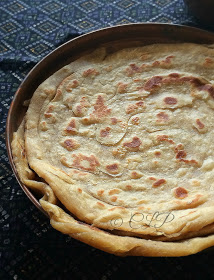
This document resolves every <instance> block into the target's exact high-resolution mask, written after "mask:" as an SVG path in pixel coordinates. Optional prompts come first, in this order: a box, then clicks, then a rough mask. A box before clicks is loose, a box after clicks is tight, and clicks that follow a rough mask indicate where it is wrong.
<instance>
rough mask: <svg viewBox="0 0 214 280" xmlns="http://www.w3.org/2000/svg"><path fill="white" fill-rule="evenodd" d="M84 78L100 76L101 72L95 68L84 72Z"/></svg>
mask: <svg viewBox="0 0 214 280" xmlns="http://www.w3.org/2000/svg"><path fill="white" fill-rule="evenodd" d="M82 75H83V77H88V76H97V75H99V72H98V71H97V70H96V69H95V68H89V69H87V70H85V71H84V72H83V74H82Z"/></svg>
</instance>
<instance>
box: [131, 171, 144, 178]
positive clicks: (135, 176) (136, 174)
mask: <svg viewBox="0 0 214 280" xmlns="http://www.w3.org/2000/svg"><path fill="white" fill-rule="evenodd" d="M141 177H142V175H141V174H140V173H138V172H136V171H132V173H131V178H132V179H139V178H141Z"/></svg>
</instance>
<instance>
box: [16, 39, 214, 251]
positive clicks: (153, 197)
mask: <svg viewBox="0 0 214 280" xmlns="http://www.w3.org/2000/svg"><path fill="white" fill-rule="evenodd" d="M213 70H214V50H213V49H212V48H210V47H209V46H208V47H207V46H202V45H195V44H156V45H150V46H144V47H139V48H131V49H123V50H121V51H118V52H116V53H113V54H109V53H108V52H107V50H106V49H104V48H101V49H98V50H96V51H95V52H93V53H92V54H90V55H88V56H84V57H82V58H81V59H79V60H77V61H75V62H72V63H71V64H69V65H67V66H65V67H64V68H62V69H60V70H59V71H58V72H56V73H55V74H54V75H52V76H51V77H50V78H48V79H47V80H46V81H45V82H44V83H42V84H41V85H40V86H39V87H38V89H37V90H36V92H35V93H34V95H33V97H32V99H31V102H30V105H29V108H28V111H27V114H26V124H25V129H24V128H23V125H22V130H21V129H20V131H22V136H23V137H24V138H25V139H23V137H21V136H20V139H22V140H19V142H20V141H21V142H20V143H21V145H22V146H23V145H24V148H25V155H24V157H23V159H22V160H20V158H21V155H20V152H18V151H19V149H18V148H17V143H18V139H19V137H18V135H21V134H20V132H18V133H15V135H14V141H13V144H12V149H13V154H14V162H15V164H16V167H17V171H18V173H19V174H20V178H21V180H22V181H23V182H24V183H25V184H26V185H28V186H29V187H31V185H32V184H31V181H32V182H34V183H33V187H34V188H37V184H38V189H39V190H40V191H41V192H42V193H43V194H44V197H47V193H48V192H49V193H50V192H51V193H52V196H51V197H55V199H54V200H53V201H54V202H53V201H52V202H47V199H43V200H41V205H42V207H43V208H44V209H45V211H47V212H49V213H53V212H54V213H55V210H54V211H53V209H57V210H56V212H57V211H58V212H57V213H62V212H60V211H61V210H59V207H58V206H56V207H55V206H54V205H55V204H57V200H58V201H60V202H61V203H62V204H63V205H64V206H65V208H66V209H67V211H68V214H66V213H64V211H63V210H62V211H63V214H59V216H60V217H61V215H62V216H63V219H64V217H66V218H65V220H67V219H68V220H69V221H72V222H71V224H72V225H74V224H75V225H76V223H77V224H78V225H80V224H79V222H78V221H77V220H74V218H73V217H72V216H71V215H74V216H75V217H76V219H78V220H79V221H82V222H84V227H87V228H88V227H89V228H90V230H91V228H93V230H92V232H91V233H90V234H93V235H94V236H95V235H96V234H95V233H94V232H95V231H96V230H95V231H94V229H97V230H98V229H99V230H98V232H99V234H98V233H97V234H98V235H99V238H101V239H102V238H107V237H104V236H105V235H107V236H111V238H110V237H109V240H112V241H109V242H119V243H120V242H122V243H121V246H122V244H123V242H125V240H128V241H127V242H128V243H127V244H129V242H131V243H130V244H132V246H131V248H132V249H130V248H129V249H127V248H128V247H126V245H125V243H124V248H123V252H122V251H121V252H122V253H119V254H122V255H124V254H131V255H132V254H134V255H138V254H142V255H155V254H157V255H158V256H160V255H163V256H166V255H173V254H174V255H175V256H177V255H182V254H183V255H186V254H191V253H192V252H193V251H191V250H190V249H187V247H185V246H186V245H184V244H193V243H194V244H195V242H196V243H197V242H199V243H198V246H196V248H197V249H195V251H194V252H196V251H197V250H198V251H199V250H201V249H203V248H205V247H206V246H207V247H209V246H211V245H213V243H212V241H211V240H213V237H212V235H211V234H212V233H213V223H214V215H213V211H214V202H213V192H214V189H213V188H214V184H213V178H214V170H213V168H214V156H213V146H214V144H213V141H212V139H213V137H214V131H213V129H212V123H213V120H214V115H213V108H214V84H213ZM28 165H29V167H30V168H29V167H28ZM31 173H32V174H31ZM33 174H36V175H37V176H39V177H40V178H42V180H43V182H41V181H40V180H38V179H37V180H35V179H34V177H33V176H35V175H33ZM26 178H27V179H26ZM28 179H30V180H29V181H27V180H28ZM44 182H45V183H44ZM47 190H48V191H47ZM69 213H70V214H69ZM56 216H57V215H55V214H54V215H52V217H54V219H53V218H52V224H53V225H54V226H55V227H56V228H57V229H59V230H60V231H62V232H66V233H68V234H71V235H72V234H73V233H69V232H68V231H69V230H67V229H64V230H63V228H62V224H63V225H64V226H65V224H64V222H62V224H60V226H59V224H58V222H56V220H57V219H56ZM70 219H71V220H70ZM53 220H54V221H55V222H56V223H55V222H53ZM73 221H75V222H73ZM68 223H69V222H68ZM81 226H82V225H81ZM69 228H72V226H70V225H69ZM78 228H79V230H80V226H78ZM101 229H103V230H101ZM71 232H72V230H71ZM101 232H102V234H103V235H102V234H101ZM104 233H105V234H104ZM79 234H80V235H81V238H79V239H80V240H82V241H84V242H86V243H89V244H91V245H93V246H95V247H98V248H101V249H102V250H105V249H103V246H104V245H101V243H102V242H101V243H100V241H99V242H98V241H97V242H98V243H97V244H98V245H95V244H94V243H93V244H92V243H90V242H87V241H86V239H87V238H86V237H85V238H84V237H83V236H84V235H85V234H82V233H81V231H80V233H79ZM86 235H87V234H86ZM125 235H126V236H125ZM203 235H209V236H208V237H203V238H202V237H201V238H199V237H198V238H195V236H203ZM96 236H97V235H96ZM101 236H103V237H101ZM113 237H114V238H116V239H115V240H118V241H113V239H114V238H113ZM193 237H194V238H193ZM75 238H77V237H76V235H75ZM97 238H98V237H97ZM99 238H98V239H99ZM112 238H113V239H112ZM207 238H208V239H207ZM107 239H108V238H107ZM119 240H123V241H119ZM173 240H174V242H173ZM176 240H181V241H180V243H179V244H180V245H179V246H181V248H183V249H181V251H182V250H183V251H182V252H183V253H176V252H175V251H176V250H180V249H175V247H173V246H175V241H176ZM182 240H188V241H182ZM207 240H209V241H207ZM141 241H142V242H143V243H139V244H141V245H136V246H140V247H141V246H142V247H143V246H145V248H147V245H145V244H147V243H146V242H148V243H149V242H156V243H153V244H156V245H154V246H157V248H158V250H156V251H154V250H153V249H148V250H147V249H145V250H144V249H140V250H136V249H133V248H135V245H133V244H135V242H137V243H136V244H138V242H141ZM169 241H170V242H169ZM94 242H95V243H96V238H95V241H94ZM103 242H104V241H103ZM185 242H187V243H185ZM191 242H193V243H191ZM201 242H202V243H201ZM99 244H100V245H99ZM149 244H152V243H149ZM157 244H158V245H157ZM163 244H165V245H163ZM166 244H167V245H166ZM176 244H178V243H176ZM205 244H206V245H205ZM108 246H109V245H108ZM112 246H113V247H112V249H111V250H110V252H112V253H115V254H117V253H116V251H117V249H115V251H114V248H116V247H115V246H116V245H112ZM133 246H134V247H133ZM152 246H153V245H152ZM159 246H160V247H159ZM162 246H163V247H162ZM164 246H169V248H171V249H170V250H169V251H170V252H169V251H168V249H164V248H166V247H164ZM176 246H177V245H176ZM182 246H183V247H182ZM188 246H189V245H188ZM194 246H195V245H194ZM148 248H150V246H148ZM167 248H168V247H167ZM184 248H185V249H184ZM159 250H160V252H159V253H157V251H159ZM164 250H166V251H164ZM171 250H172V251H171ZM173 250H174V253H173ZM106 251H108V250H106ZM181 251H179V252H181ZM137 252H138V253H137ZM139 252H140V253H139ZM166 252H167V253H166Z"/></svg>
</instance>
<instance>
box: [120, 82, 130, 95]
mask: <svg viewBox="0 0 214 280" xmlns="http://www.w3.org/2000/svg"><path fill="white" fill-rule="evenodd" d="M127 87H128V84H125V83H122V82H119V83H118V85H117V91H118V92H119V93H124V92H126V89H127Z"/></svg>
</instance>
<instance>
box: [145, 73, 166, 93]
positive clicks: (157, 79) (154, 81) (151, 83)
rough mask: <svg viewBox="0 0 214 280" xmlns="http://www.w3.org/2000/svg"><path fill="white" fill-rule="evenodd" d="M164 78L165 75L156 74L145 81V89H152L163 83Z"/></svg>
mask: <svg viewBox="0 0 214 280" xmlns="http://www.w3.org/2000/svg"><path fill="white" fill-rule="evenodd" d="M162 80H163V77H161V76H154V77H152V78H151V79H149V80H148V81H147V82H146V83H145V85H144V89H145V90H147V91H151V90H153V89H154V88H157V87H159V86H160V85H161V82H162Z"/></svg>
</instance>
